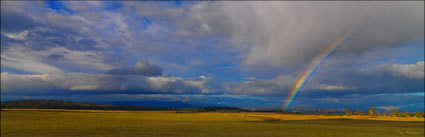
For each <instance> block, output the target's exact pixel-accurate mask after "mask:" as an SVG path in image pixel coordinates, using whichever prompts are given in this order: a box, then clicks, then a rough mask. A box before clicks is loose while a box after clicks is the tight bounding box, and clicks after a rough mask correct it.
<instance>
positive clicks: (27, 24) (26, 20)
mask: <svg viewBox="0 0 425 137" xmlns="http://www.w3.org/2000/svg"><path fill="white" fill-rule="evenodd" d="M2 4H3V3H2ZM5 4H6V3H5ZM6 5H8V4H6ZM3 7H4V6H2V10H1V28H2V29H1V32H2V33H21V32H23V31H25V30H30V29H33V28H35V27H37V26H38V25H40V24H39V23H37V22H36V21H35V20H34V19H33V18H31V17H30V16H28V15H26V14H24V13H20V12H16V11H11V10H8V8H5V9H3ZM5 7H6V6H5Z"/></svg>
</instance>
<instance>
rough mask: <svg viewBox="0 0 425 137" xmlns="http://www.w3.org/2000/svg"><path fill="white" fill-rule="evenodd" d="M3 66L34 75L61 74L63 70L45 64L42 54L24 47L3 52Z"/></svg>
mask: <svg viewBox="0 0 425 137" xmlns="http://www.w3.org/2000/svg"><path fill="white" fill-rule="evenodd" d="M1 66H2V67H9V68H14V69H18V70H22V71H26V72H32V73H38V74H40V73H61V72H63V71H62V70H61V69H59V68H57V67H55V66H52V65H49V64H47V63H44V62H43V60H42V56H41V55H40V54H34V51H32V50H29V49H25V48H22V47H14V48H10V49H8V50H2V52H1Z"/></svg>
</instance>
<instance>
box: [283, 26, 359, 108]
mask: <svg viewBox="0 0 425 137" xmlns="http://www.w3.org/2000/svg"><path fill="white" fill-rule="evenodd" d="M352 35H353V33H349V32H346V33H344V34H343V35H342V36H341V37H339V38H338V39H336V40H335V41H333V42H332V43H331V44H330V45H329V46H328V47H327V48H326V49H325V50H323V51H322V52H321V53H320V55H319V56H317V57H316V58H315V59H314V60H313V62H312V63H311V64H310V65H309V66H308V68H307V69H306V71H305V72H304V73H302V75H301V76H300V77H299V78H298V80H297V82H296V83H295V85H293V86H292V89H291V90H290V91H289V95H288V96H287V97H286V98H285V100H284V102H283V103H284V104H283V110H284V111H287V110H288V108H289V106H290V105H291V103H292V102H293V101H294V98H295V96H297V94H298V93H299V92H300V90H301V89H302V88H303V86H304V85H305V83H307V81H308V79H310V77H311V75H312V74H313V73H314V72H315V71H316V70H317V68H318V67H319V66H320V64H322V63H323V62H324V61H325V60H326V59H327V58H328V57H329V56H330V55H332V53H333V52H334V51H335V49H336V48H337V47H338V46H339V45H341V43H343V42H344V41H345V40H347V39H348V38H349V37H350V36H352Z"/></svg>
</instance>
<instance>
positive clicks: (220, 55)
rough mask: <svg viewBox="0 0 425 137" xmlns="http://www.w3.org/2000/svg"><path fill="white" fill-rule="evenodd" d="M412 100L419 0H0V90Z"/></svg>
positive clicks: (418, 96) (240, 103)
mask: <svg viewBox="0 0 425 137" xmlns="http://www.w3.org/2000/svg"><path fill="white" fill-rule="evenodd" d="M346 32H355V33H353V35H350V36H349V37H348V38H347V39H346V40H344V41H343V42H341V43H340V45H339V46H338V47H337V48H336V49H335V51H333V52H332V53H331V54H329V56H328V57H327V58H326V59H325V60H324V61H323V62H322V63H321V64H320V65H319V66H318V67H317V68H316V70H315V71H314V72H313V73H312V74H311V77H310V78H309V79H308V80H306V82H305V83H304V86H303V87H302V88H301V89H300V91H299V93H298V94H297V96H296V97H295V98H294V99H293V100H292V103H291V105H290V107H292V108H297V107H300V108H301V107H305V108H352V109H363V110H366V109H367V108H368V107H369V106H375V107H377V108H378V109H381V110H387V111H388V110H391V109H400V110H409V111H416V110H422V111H423V110H424V2H423V1H407V2H398V1H387V2H382V1H381V2H377V1H350V2H339V1H330V2H325V1H315V2H313V1H309V2H302V1H267V2H255V1H245V2H242V1H201V2H196V1H163V2H153V1H144V2H137V1H107V2H103V1H55V2H52V1H30V2H25V1H1V99H2V101H8V100H18V99H61V100H69V101H82V102H97V103H111V104H131V105H151V106H169V107H178V106H232V107H247V108H248V107H251V108H280V107H281V106H282V104H283V103H284V99H285V98H286V97H287V96H288V95H289V93H290V90H291V89H292V88H293V86H294V84H295V83H296V82H297V79H298V77H300V76H301V75H302V74H303V73H304V72H305V71H306V70H307V68H308V66H309V65H311V64H312V63H314V61H315V60H316V59H317V58H318V57H319V56H320V54H321V53H322V51H323V50H325V49H326V48H327V47H328V46H329V45H330V44H332V42H334V41H335V40H337V39H338V38H340V37H341V36H343V35H344V33H346Z"/></svg>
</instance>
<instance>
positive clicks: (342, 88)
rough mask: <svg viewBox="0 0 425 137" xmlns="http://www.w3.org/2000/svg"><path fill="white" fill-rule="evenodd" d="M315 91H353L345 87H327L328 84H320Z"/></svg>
mask: <svg viewBox="0 0 425 137" xmlns="http://www.w3.org/2000/svg"><path fill="white" fill-rule="evenodd" d="M315 89H319V90H328V91H332V90H339V91H341V90H348V89H353V88H350V87H347V86H344V85H327V84H319V85H317V86H315Z"/></svg>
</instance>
